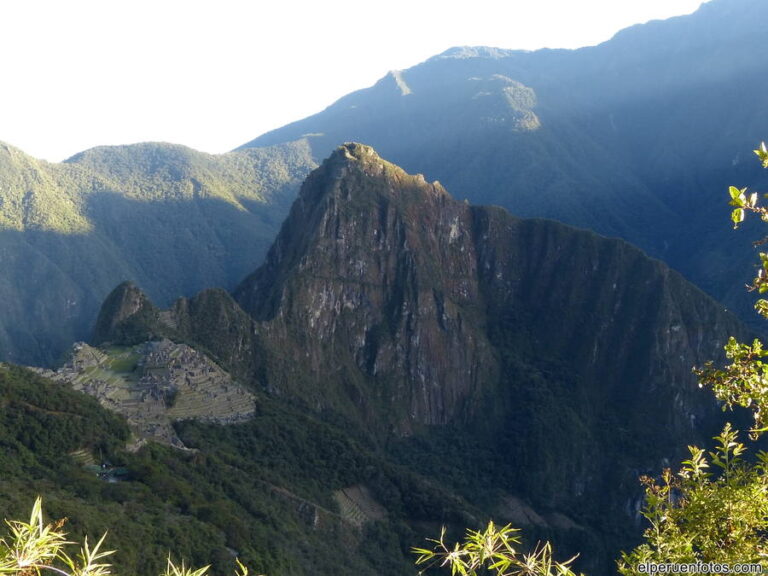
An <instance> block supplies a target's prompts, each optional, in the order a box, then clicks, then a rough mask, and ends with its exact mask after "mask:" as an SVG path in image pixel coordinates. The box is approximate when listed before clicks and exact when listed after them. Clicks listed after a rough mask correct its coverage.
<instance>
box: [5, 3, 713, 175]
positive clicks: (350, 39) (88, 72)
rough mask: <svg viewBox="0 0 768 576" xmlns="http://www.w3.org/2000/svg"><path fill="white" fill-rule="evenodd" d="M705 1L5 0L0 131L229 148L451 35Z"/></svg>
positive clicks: (528, 41) (621, 23)
mask: <svg viewBox="0 0 768 576" xmlns="http://www.w3.org/2000/svg"><path fill="white" fill-rule="evenodd" d="M701 3H702V0H640V1H638V0H578V1H577V0H469V1H467V0H465V1H461V2H458V1H451V0H441V1H433V0H387V1H382V2H374V1H370V0H367V1H366V0H364V1H361V2H339V1H338V0H327V1H321V0H268V1H266V0H249V1H246V0H207V1H199V0H130V1H126V0H0V62H1V63H2V64H1V65H0V78H2V81H1V83H0V141H4V142H7V143H8V144H11V145H13V146H16V147H18V148H21V149H22V150H24V151H25V152H27V153H28V154H31V155H32V156H35V157H38V158H43V159H46V160H50V161H60V160H63V159H64V158H67V157H69V156H71V155H73V154H75V153H77V152H80V151H82V150H85V149H87V148H91V147H93V146H98V145H104V144H130V143H134V142H143V141H163V142H173V143H178V144H184V145H187V146H190V147H192V148H196V149H198V150H202V151H205V152H213V153H219V152H226V151H228V150H231V149H232V148H235V147H236V146H239V145H240V144H243V143H245V142H247V141H248V140H251V139H253V138H255V137H256V136H258V135H260V134H262V133H264V132H266V131H268V130H271V129H273V128H278V127H280V126H282V125H284V124H287V123H289V122H292V121H294V120H299V119H301V118H304V117H305V116H309V115H311V114H314V113H316V112H319V111H321V110H322V109H324V108H325V107H327V106H328V105H330V104H332V103H333V102H334V101H335V100H337V99H338V98H340V97H341V96H343V95H345V94H347V93H349V92H352V91H353V90H358V89H360V88H365V87H367V86H370V85H372V84H373V83H375V82H376V81H377V80H378V79H379V78H381V77H382V76H384V75H385V74H386V73H387V72H388V71H389V70H397V69H403V68H408V67H410V66H413V65H415V64H418V63H419V62H422V61H424V60H426V59H427V58H429V57H430V56H433V55H435V54H438V53H440V52H442V51H444V50H446V49H447V48H450V47H452V46H479V45H483V46H494V47H498V48H513V49H527V50H533V49H537V48H541V47H549V48H577V47H581V46H590V45H594V44H599V43H600V42H603V41H605V40H608V39H609V38H610V37H611V36H613V35H614V34H615V33H616V32H617V31H619V30H620V29H622V28H625V27H627V26H630V25H632V24H636V23H641V22H646V21H648V20H654V19H661V18H668V17H670V16H675V15H679V14H688V13H691V12H693V11H694V10H696V9H697V8H698V6H699V5H700V4H701Z"/></svg>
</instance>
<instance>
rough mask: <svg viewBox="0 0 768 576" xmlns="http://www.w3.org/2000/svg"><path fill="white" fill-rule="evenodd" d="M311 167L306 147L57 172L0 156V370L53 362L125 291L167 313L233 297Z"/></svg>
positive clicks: (114, 162)
mask: <svg viewBox="0 0 768 576" xmlns="http://www.w3.org/2000/svg"><path fill="white" fill-rule="evenodd" d="M313 165H314V164H313V163H312V161H311V159H310V158H309V156H308V153H307V149H306V147H304V146H302V145H287V146H277V147H275V148H273V149H267V150H259V151H251V152H246V153H241V152H235V153H229V154H224V155H220V156H213V155H208V154H203V153H200V152H195V151H193V150H190V149H188V148H184V147H182V146H175V145H168V144H139V145H133V146H121V147H104V148H96V149H93V150H89V151H86V152H83V153H81V154H78V155H77V156H75V157H73V158H71V159H69V160H68V161H66V162H64V163H60V164H50V163H47V162H44V161H39V160H35V159H33V158H31V157H29V156H27V155H25V154H24V153H23V152H21V151H19V150H17V149H15V148H12V147H11V146H7V145H2V146H0V246H2V251H1V252H0V257H1V258H2V266H3V274H2V276H1V277H0V296H2V298H0V302H1V303H0V358H3V359H6V360H12V361H15V362H20V363H28V364H45V363H47V364H50V363H53V362H55V361H57V360H59V359H60V357H61V355H62V354H63V353H64V352H65V351H66V350H67V349H68V348H69V346H71V344H72V343H73V342H74V341H76V340H84V339H88V338H90V335H91V330H92V328H93V323H94V321H95V319H96V313H97V312H98V309H99V306H100V304H101V302H102V301H103V299H104V297H105V296H106V295H107V294H108V293H109V291H110V290H111V289H112V288H114V286H115V284H116V283H118V282H120V281H121V280H126V279H130V280H133V281H136V282H140V283H141V284H142V286H144V287H145V289H146V290H147V291H148V293H150V294H151V295H152V297H153V298H155V299H157V301H158V302H163V303H168V302H170V301H171V300H173V299H174V298H177V297H179V296H180V295H183V294H193V293H195V292H197V291H199V290H201V289H203V288H205V287H209V286H216V285H220V286H225V287H233V286H235V284H236V283H237V282H238V281H239V280H240V279H242V277H243V276H244V275H245V274H246V273H247V272H249V271H250V270H252V269H253V268H254V267H255V266H256V265H258V264H259V263H260V261H261V259H262V258H263V254H264V253H265V252H266V249H267V248H268V246H269V243H270V242H271V240H272V238H273V237H274V234H275V233H276V231H277V229H278V227H279V224H280V222H281V221H282V218H283V216H284V214H285V212H286V210H287V207H288V206H289V204H290V202H291V200H292V199H293V196H294V195H295V189H296V187H298V183H299V178H301V177H303V174H304V173H305V172H306V171H308V170H309V169H311V167H312V166H313Z"/></svg>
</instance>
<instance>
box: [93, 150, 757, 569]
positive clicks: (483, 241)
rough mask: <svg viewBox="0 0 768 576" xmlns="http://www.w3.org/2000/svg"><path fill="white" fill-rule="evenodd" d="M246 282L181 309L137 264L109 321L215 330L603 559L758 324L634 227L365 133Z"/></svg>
mask: <svg viewBox="0 0 768 576" xmlns="http://www.w3.org/2000/svg"><path fill="white" fill-rule="evenodd" d="M233 296H234V298H233V297H232V296H230V295H228V294H227V293H226V292H224V291H222V290H209V291H204V292H202V293H200V294H198V295H197V296H195V297H194V298H190V299H182V300H179V301H177V302H176V303H174V305H173V306H171V307H170V308H169V309H167V310H161V309H159V308H157V307H155V306H154V305H153V304H152V303H151V301H150V300H149V299H148V298H147V297H146V296H144V295H143V294H142V293H141V291H140V290H139V289H138V288H137V287H136V286H133V285H130V284H123V285H121V286H120V287H118V288H117V289H116V290H115V291H114V292H113V293H112V294H111V295H110V297H109V299H108V300H107V301H106V302H105V305H104V307H103V309H102V312H101V314H100V317H99V322H98V330H97V334H98V337H99V339H100V340H101V343H102V344H106V343H111V344H121V345H122V344H134V343H136V342H138V341H141V340H142V339H147V338H160V337H168V338H171V339H175V340H179V341H185V342H187V343H191V344H193V345H196V346H198V347H200V349H202V350H205V351H206V352H207V353H208V354H210V355H211V356H212V357H214V358H215V359H216V360H217V361H218V362H220V363H221V365H222V366H224V367H226V368H227V369H228V370H229V371H230V372H231V373H232V374H233V375H235V376H236V377H237V378H238V379H239V380H240V381H241V382H245V383H249V384H250V385H251V386H252V387H254V389H255V390H260V391H262V392H265V393H267V394H268V396H269V397H274V398H280V399H282V400H283V401H286V402H288V403H289V404H290V405H293V406H296V407H299V408H300V409H301V410H302V411H304V412H306V413H310V414H315V415H316V416H317V417H318V418H320V419H321V420H323V421H325V422H327V423H329V424H331V425H333V426H341V427H342V429H343V430H345V433H346V434H348V435H350V437H352V438H357V439H358V440H359V442H360V443H361V444H362V445H368V446H376V447H378V448H377V449H378V450H379V451H382V450H383V451H384V453H386V454H387V457H388V458H392V459H394V461H395V462H397V463H398V464H407V465H408V466H409V467H410V468H412V469H414V470H417V471H418V472H419V473H421V474H423V475H425V476H426V477H428V478H441V480H440V485H442V486H446V487H447V489H448V490H451V491H454V492H456V493H458V494H460V495H461V496H463V497H464V498H465V499H466V500H467V501H468V502H469V503H470V504H472V505H473V506H477V507H478V508H479V509H480V510H483V513H484V514H488V515H489V516H494V515H497V516H498V517H500V518H509V519H510V520H514V521H520V522H524V523H525V522H528V523H530V522H531V521H530V518H529V519H528V520H526V519H525V517H524V516H522V517H521V516H520V511H519V507H517V504H514V502H518V501H520V499H522V501H523V502H527V503H528V504H526V505H530V506H533V508H534V509H535V510H537V511H538V513H540V515H547V514H560V515H562V516H563V517H565V518H569V519H570V520H569V522H570V523H569V522H565V521H562V522H560V524H559V526H560V527H559V528H558V527H557V526H558V523H557V522H554V524H551V523H549V522H545V521H542V523H540V524H539V525H538V526H536V525H534V526H533V529H534V530H542V529H543V530H545V531H546V530H552V531H553V533H557V534H559V535H560V536H559V537H560V538H561V540H562V541H564V542H566V543H569V544H572V545H574V546H576V545H578V546H582V548H583V547H585V546H586V547H587V548H589V549H590V550H591V552H590V553H587V552H585V555H586V556H588V557H589V558H590V560H589V562H594V564H592V566H593V567H598V569H599V570H600V571H602V570H604V569H605V567H606V565H607V564H605V563H606V562H608V561H609V559H610V558H611V557H613V556H615V553H616V549H617V548H618V547H619V546H622V545H626V543H627V542H631V538H632V534H633V531H634V530H636V524H635V521H636V517H635V514H636V509H637V508H636V507H637V506H638V504H639V502H640V500H639V497H640V496H639V494H640V490H639V484H637V483H636V478H637V476H638V475H639V474H640V473H643V472H645V471H652V470H655V469H658V468H659V467H660V466H661V463H662V461H663V460H664V459H672V458H677V457H679V456H681V455H682V454H680V453H679V450H680V447H681V446H685V445H686V444H691V443H693V442H697V441H699V439H701V438H702V436H704V437H706V436H708V435H710V434H713V433H714V432H715V431H716V428H717V425H718V423H719V421H720V418H721V415H720V411H719V409H718V407H717V406H716V405H715V403H714V402H713V401H712V400H711V398H710V397H709V395H707V394H706V392H704V391H701V390H699V388H698V387H697V386H696V383H695V379H694V376H693V375H692V374H691V366H693V365H696V364H701V363H702V362H704V361H705V360H707V359H710V358H713V357H716V356H717V355H718V354H719V351H720V349H721V347H722V345H723V344H724V342H725V340H726V339H727V337H728V336H729V335H732V334H740V335H744V334H745V332H744V330H743V328H742V327H741V326H740V324H739V322H738V320H736V318H735V317H734V316H732V315H731V314H728V313H726V312H724V311H723V309H722V307H721V306H720V305H718V304H717V303H716V302H714V301H713V300H712V299H711V298H709V297H708V296H706V295H705V294H704V293H702V292H701V291H700V290H698V289H697V288H695V287H694V286H692V285H691V284H689V283H688V282H686V281H685V280H684V279H683V278H682V277H681V276H680V275H679V274H677V273H676V272H674V271H672V270H670V269H669V268H668V267H667V266H666V265H665V264H663V263H661V262H659V261H657V260H652V259H650V258H648V257H647V256H645V255H644V254H643V253H642V252H641V251H640V250H638V249H636V248H634V247H632V246H630V245H629V244H627V243H626V242H624V241H621V240H616V239H606V238H602V237H600V236H598V235H596V234H594V233H592V232H589V231H584V230H577V229H573V228H570V227H568V226H565V225H562V224H559V223H556V222H553V221H546V220H521V219H518V218H515V217H512V216H510V215H509V214H508V213H506V212H505V211H503V210H501V209H499V208H487V207H473V206H470V205H467V204H465V203H462V202H458V201H456V200H454V199H453V198H452V197H451V196H450V195H449V194H448V192H446V191H445V189H444V188H443V187H442V186H441V185H440V184H438V183H436V182H435V183H429V182H427V181H426V180H425V179H424V178H423V177H422V176H420V175H415V176H414V175H410V174H407V173H406V172H405V171H403V170H402V169H400V168H398V167H397V166H395V165H393V164H390V163H388V162H386V161H385V160H382V159H381V158H380V157H379V156H378V155H377V154H376V153H375V152H374V151H373V150H372V149H371V148H370V147H367V146H363V145H359V144H347V145H344V146H342V147H340V148H339V149H337V150H336V151H335V152H334V153H333V154H332V155H331V157H330V158H329V159H327V160H326V161H325V162H324V163H323V164H322V165H321V167H319V168H318V169H317V170H315V171H314V172H313V173H312V174H311V175H310V176H309V177H308V178H307V180H306V182H305V183H304V185H303V186H302V189H301V192H300V194H299V197H298V199H297V200H296V202H295V203H294V205H293V207H292V208H291V211H290V214H289V216H288V219H287V220H286V222H285V223H284V225H283V227H282V229H281V231H280V233H279V235H278V237H277V239H276V240H275V243H274V244H273V246H272V248H271V249H270V251H269V253H268V255H267V258H266V261H265V263H264V264H263V265H262V266H261V267H260V268H259V269H258V270H257V271H256V272H254V273H253V274H252V275H250V276H249V277H247V278H246V279H245V280H244V281H243V282H242V283H241V284H240V285H239V287H238V288H237V289H236V290H235V291H234V294H233ZM553 421H556V422H557V426H553V425H552V422H553ZM515 510H517V512H515ZM427 514H428V513H427ZM521 518H522V520H521ZM534 524H535V523H534ZM563 526H569V527H570V528H563ZM574 526H577V528H574ZM598 543H599V544H598ZM593 572H594V571H593Z"/></svg>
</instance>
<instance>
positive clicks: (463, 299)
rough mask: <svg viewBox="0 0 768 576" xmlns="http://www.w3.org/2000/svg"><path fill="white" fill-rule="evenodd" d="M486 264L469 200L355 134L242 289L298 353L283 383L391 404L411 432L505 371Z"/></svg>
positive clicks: (306, 192)
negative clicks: (392, 160)
mask: <svg viewBox="0 0 768 576" xmlns="http://www.w3.org/2000/svg"><path fill="white" fill-rule="evenodd" d="M476 263H477V255H476V251H475V246H474V243H473V238H472V213H471V210H470V209H469V207H468V206H466V205H464V204H460V203H457V202H454V201H453V200H452V199H451V198H450V196H449V195H448V194H447V192H446V191H445V190H444V189H443V188H442V186H440V184H438V183H436V182H435V183H432V184H429V183H427V182H426V181H425V180H424V178H423V177H422V176H420V175H419V176H411V175H409V174H406V173H405V172H404V171H403V170H401V169H400V168H397V167H395V166H393V165H392V164H389V163H388V162H385V161H384V160H382V159H381V158H379V157H378V156H377V155H376V153H375V152H374V151H373V150H372V149H371V148H369V147H366V146H362V145H359V144H350V145H347V146H345V147H342V148H340V149H339V150H338V151H337V152H336V153H335V154H334V155H333V156H332V157H331V158H330V159H329V160H328V161H327V162H326V163H325V164H324V165H323V167H322V168H321V169H319V170H318V171H317V172H315V173H313V175H312V176H311V177H310V178H309V179H308V180H307V182H306V184H305V186H304V188H303V190H302V193H301V196H300V198H299V200H297V202H296V204H295V205H294V207H293V210H292V211H291V215H290V217H289V219H288V221H287V222H286V223H285V225H284V226H283V230H282V232H281V234H280V236H279V237H278V239H277V241H276V243H275V245H274V247H273V249H272V251H271V252H270V254H269V257H268V260H267V263H266V264H265V265H264V266H263V267H262V268H261V269H260V270H259V271H257V272H256V273H255V274H254V275H252V276H251V277H249V278H248V279H246V280H245V281H244V282H243V283H242V284H241V286H240V287H239V288H238V290H237V291H236V293H235V297H236V299H237V300H238V301H239V302H240V303H241V305H242V306H243V307H244V308H245V309H246V310H247V311H248V312H249V313H251V314H252V315H253V316H254V317H255V318H256V319H257V320H259V321H260V322H261V324H260V329H261V330H263V334H264V337H265V340H266V341H268V342H271V343H273V344H272V345H273V346H276V348H278V349H280V350H290V351H291V352H292V353H291V354H288V355H285V357H286V358H287V359H288V362H286V363H285V364H284V365H283V367H284V368H285V369H286V370H285V372H284V375H276V377H275V378H274V379H272V380H271V381H270V386H272V387H274V388H275V389H278V390H281V391H284V392H286V393H297V392H298V393H300V394H309V395H311V396H312V400H313V402H315V403H317V404H319V405H322V404H327V403H329V402H337V401H339V400H340V399H341V398H342V397H344V396H346V397H347V398H345V399H344V400H347V399H348V400H351V401H352V402H354V403H355V404H356V405H358V406H359V407H361V408H363V409H364V411H369V410H373V409H374V406H378V408H377V410H379V411H380V410H381V409H382V408H383V409H384V411H385V412H388V413H389V416H390V417H391V418H392V421H391V422H390V423H391V424H393V425H395V426H396V427H397V428H398V429H400V430H401V431H403V432H406V431H407V430H408V428H409V427H410V425H411V424H413V423H419V424H445V423H447V422H448V421H450V420H451V419H452V418H454V417H455V416H457V415H458V414H461V413H464V411H465V410H466V408H467V401H468V400H469V399H470V398H471V397H472V395H473V391H474V390H476V389H477V387H478V386H479V385H480V383H481V382H483V381H487V380H489V379H493V378H494V372H495V370H496V362H495V360H494V358H493V354H492V350H491V347H490V345H489V343H488V340H487V338H486V337H485V335H484V333H483V325H484V322H485V320H484V318H483V317H482V313H478V308H477V304H478V299H479V297H480V294H479V286H478V276H477V270H476V265H477V264H476ZM294 355H295V356H294ZM331 356H333V360H330V357H331ZM329 360H330V362H329ZM297 361H298V362H297ZM307 368H309V369H308V370H307ZM296 370H305V371H306V372H307V373H306V374H305V375H304V377H303V378H301V377H298V378H297V375H296ZM307 379H309V380H310V382H306V380H307ZM297 383H298V384H299V385H301V386H302V387H303V388H304V390H305V391H304V392H299V391H298V390H296V389H295V388H294V386H295V385H296V384H297ZM340 387H343V388H340ZM307 391H308V392H307Z"/></svg>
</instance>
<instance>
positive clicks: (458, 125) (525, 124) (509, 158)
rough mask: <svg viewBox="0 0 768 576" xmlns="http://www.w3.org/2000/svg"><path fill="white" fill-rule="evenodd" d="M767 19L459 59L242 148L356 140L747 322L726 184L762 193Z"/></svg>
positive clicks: (741, 239)
mask: <svg viewBox="0 0 768 576" xmlns="http://www.w3.org/2000/svg"><path fill="white" fill-rule="evenodd" d="M767 19H768V5H766V3H765V2H762V1H761V0H711V1H710V2H706V3H704V4H703V5H702V6H701V8H700V9H699V10H698V11H697V12H695V13H694V14H691V15H689V16H681V17H677V18H671V19H669V20H665V21H652V22H649V23H647V24H643V25H637V26H633V27H631V28H628V29H626V30H623V31H621V32H619V33H618V34H616V35H615V36H614V37H613V38H612V39H611V40H609V41H607V42H604V43H602V44H600V45H598V46H594V47H588V48H582V49H578V50H537V51H534V52H524V51H514V50H499V49H491V48H455V49H451V50H448V51H447V52H445V53H444V54H441V55H439V56H436V57H434V58H431V59H429V60H427V61H426V62H424V63H422V64H419V65H417V66H414V67H412V68H409V69H406V70H401V71H396V72H391V73H390V74H388V75H387V76H386V77H384V78H382V79H381V80H380V81H379V82H378V83H377V84H376V85H374V86H372V87H371V88H367V89H364V90H360V91H358V92H354V93H352V94H349V95H348V96H345V97H344V98H342V99H340V100H339V101H338V102H336V103H334V104H333V105H331V106H330V107H328V108H327V109H326V110H324V111H323V112H321V113H319V114H316V115H314V116H311V117H309V118H306V119H303V120H300V121H298V122H295V123H292V124H289V125H288V126H285V127H283V128H280V129H278V130H275V131H272V132H269V133H267V134H265V135H263V136H260V137H259V138H256V139H255V140H253V141H251V142H249V143H248V144H246V145H244V148H249V147H258V146H263V145H273V144H276V143H280V142H289V141H294V140H297V139H304V140H305V141H306V142H307V143H308V144H309V145H310V146H311V147H312V149H313V154H314V157H315V158H316V159H318V160H319V159H320V158H323V157H325V156H326V155H327V154H328V153H329V152H330V151H331V150H332V149H333V148H334V147H335V146H337V145H338V143H339V142H343V141H351V140H354V141H359V142H364V143H366V144H369V145H371V146H373V147H374V148H376V149H377V150H378V151H379V152H380V153H381V154H382V155H384V156H386V157H387V158H389V159H390V160H392V161H393V162H395V163H396V164H398V165H400V166H403V168H405V169H406V170H408V171H410V172H420V173H423V174H426V175H427V176H428V177H429V178H434V179H438V180H440V182H442V183H443V184H444V185H445V186H446V187H447V188H448V189H449V190H451V191H452V193H453V194H454V195H456V196H457V197H458V198H467V199H468V200H469V201H470V202H472V203H479V204H496V205H500V206H503V207H505V208H507V209H508V210H510V212H512V213H513V214H515V215H518V216H521V217H546V218H554V219H557V220H559V221H562V222H565V223H569V224H573V225H576V226H579V227H584V228H588V229H591V230H594V231H596V232H598V233H600V234H604V235H608V236H619V237H622V238H624V239H626V240H628V241H630V242H631V243H633V244H635V245H637V246H639V247H640V248H642V249H643V250H645V251H646V252H648V253H649V254H651V255H652V256H655V257H659V258H662V259H663V260H665V261H666V262H667V263H668V264H670V265H671V266H672V267H673V268H675V269H677V270H678V271H681V272H682V273H683V274H684V275H685V276H686V277H687V278H688V279H690V280H692V281H693V282H694V283H696V284H697V285H699V286H700V287H702V288H703V289H705V290H706V291H707V292H708V293H709V294H711V295H712V296H714V297H715V298H717V299H720V300H721V301H724V302H725V303H726V304H727V305H728V306H729V307H731V308H733V309H736V310H738V311H739V312H740V313H741V315H742V317H743V318H746V319H748V320H751V319H752V316H753V315H752V314H751V305H750V304H749V301H748V299H747V298H746V297H745V296H744V293H743V290H742V289H741V288H742V286H743V284H744V282H747V281H748V279H749V273H748V270H749V258H750V256H749V253H750V251H749V249H748V248H747V246H748V243H749V242H750V241H751V240H752V236H751V235H749V234H748V233H743V234H741V235H734V234H732V233H731V231H730V230H729V227H728V220H727V213H726V212H725V211H724V210H723V205H724V204H725V203H726V201H727V197H726V194H725V190H726V189H727V186H728V185H733V184H735V185H738V186H739V187H741V186H751V187H753V188H754V189H757V190H759V189H760V187H761V186H762V187H763V188H765V185H766V184H768V181H766V177H765V175H764V174H763V173H761V172H760V170H759V165H758V164H757V163H756V162H754V161H753V160H752V156H751V150H752V149H753V148H755V147H756V145H757V144H758V143H759V142H760V141H761V140H762V139H764V138H765V137H766V134H768V113H767V112H766V110H765V107H764V106H763V105H762V104H763V103H762V100H761V99H760V98H759V97H758V96H756V95H758V94H762V93H765V92H766V90H767V89H768V84H767V83H768V80H766V78H768V76H766V74H765V67H764V64H763V62H762V61H761V59H760V58H756V57H755V54H758V53H760V51H761V49H762V48H761V47H762V43H763V34H764V27H763V23H764V22H765V21H766V20H767ZM458 158H460V159H461V161H457V159H458ZM734 278H739V279H740V280H739V281H735V282H734V281H733V279H734ZM741 279H743V281H741Z"/></svg>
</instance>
